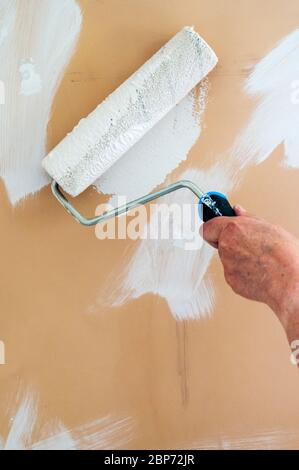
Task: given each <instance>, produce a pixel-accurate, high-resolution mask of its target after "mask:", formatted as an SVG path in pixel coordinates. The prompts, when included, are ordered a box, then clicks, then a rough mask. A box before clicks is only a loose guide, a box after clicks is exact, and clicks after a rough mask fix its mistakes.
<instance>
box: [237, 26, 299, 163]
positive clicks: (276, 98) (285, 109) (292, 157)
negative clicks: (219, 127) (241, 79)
mask: <svg viewBox="0 0 299 470" xmlns="http://www.w3.org/2000/svg"><path fill="white" fill-rule="evenodd" d="M245 91H246V92H247V93H248V94H250V95H251V96H253V97H256V98H257V99H258V105H257V108H256V110H255V111H254V113H253V115H252V116H251V118H250V120H249V122H248V125H247V126H246V127H245V129H244V131H243V132H241V134H240V136H239V137H238V138H237V140H236V142H235V144H234V146H233V148H232V153H233V155H234V157H235V158H236V159H237V160H238V161H239V162H240V163H241V165H242V167H243V168H244V167H245V166H247V165H249V164H252V163H256V164H258V163H261V162H262V161H264V160H265V159H266V158H268V157H269V156H270V155H271V153H272V152H273V151H274V150H275V148H276V147H278V145H280V144H283V145H284V151H285V158H284V165H285V166H287V167H291V168H292V167H293V168H294V167H299V134H298V122H299V29H296V30H295V31H293V32H292V33H291V34H290V35H288V36H287V37H286V38H284V39H283V40H282V41H281V42H279V44H277V46H276V47H275V48H274V49H273V50H272V51H271V52H269V53H268V54H267V55H266V56H265V57H264V58H263V59H262V60H261V61H260V62H259V63H258V64H257V65H256V66H255V67H254V69H253V72H252V73H251V75H250V77H249V79H248V80H247V82H246V86H245Z"/></svg>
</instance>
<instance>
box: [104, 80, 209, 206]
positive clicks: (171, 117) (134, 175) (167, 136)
mask: <svg viewBox="0 0 299 470" xmlns="http://www.w3.org/2000/svg"><path fill="white" fill-rule="evenodd" d="M207 91H208V81H207V79H205V80H203V82H202V83H201V85H200V87H199V89H198V90H197V91H192V92H191V93H190V94H189V95H187V96H186V98H184V99H183V100H182V101H181V102H180V103H179V104H178V105H177V106H175V107H174V108H173V109H172V110H171V111H170V112H169V113H168V114H167V115H166V116H165V117H164V118H163V119H162V120H161V121H160V122H159V123H158V124H156V126H155V127H153V128H152V129H151V130H150V131H149V132H148V133H147V134H146V135H145V136H144V137H143V139H141V140H140V141H139V142H137V143H136V144H135V145H134V146H133V147H132V148H131V149H130V150H129V151H128V152H127V153H126V154H125V155H124V156H123V157H122V158H121V159H120V160H119V161H118V162H117V163H116V164H114V165H113V166H112V167H111V168H110V169H109V170H108V171H107V172H106V173H105V174H104V175H103V176H102V177H101V178H100V179H99V180H98V181H97V183H96V186H97V189H98V190H99V191H101V192H103V193H105V194H118V195H126V197H127V198H128V200H133V199H135V198H137V197H140V196H142V195H144V194H147V193H149V192H150V191H152V190H153V189H154V188H155V187H156V186H157V185H159V184H161V183H163V181H164V180H165V178H166V176H167V175H168V174H169V173H170V172H171V171H172V170H174V169H175V168H176V167H177V166H178V165H179V164H180V163H181V162H182V161H183V160H186V158H187V155H188V153H189V150H190V148H191V147H192V146H193V144H194V143H195V142H196V140H197V139H198V136H199V134H200V131H201V119H202V114H203V112H204V105H205V100H206V95H207ZM197 92H198V93H199V95H198V96H197V95H196V93H197ZM198 103H200V106H197V104H198ZM109 203H112V204H113V203H114V200H112V201H109Z"/></svg>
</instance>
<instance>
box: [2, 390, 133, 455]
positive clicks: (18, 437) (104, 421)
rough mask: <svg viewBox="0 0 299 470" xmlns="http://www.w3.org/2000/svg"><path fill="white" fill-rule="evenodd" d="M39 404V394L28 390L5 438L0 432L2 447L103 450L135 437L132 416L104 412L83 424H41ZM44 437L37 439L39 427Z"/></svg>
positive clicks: (13, 448) (123, 445)
mask: <svg viewBox="0 0 299 470" xmlns="http://www.w3.org/2000/svg"><path fill="white" fill-rule="evenodd" d="M38 419H39V407H38V402H37V399H36V396H35V395H34V394H33V393H32V392H31V391H30V390H27V391H26V392H25V393H23V395H22V397H21V400H20V404H19V405H18V406H17V409H16V411H15V413H14V414H13V415H12V418H11V420H10V429H9V432H8V436H7V438H6V440H5V439H4V438H3V437H2V436H0V449H3V450H30V449H31V450H98V449H99V450H100V449H121V448H123V447H125V446H126V445H127V444H128V443H129V442H130V441H131V440H132V439H133V437H134V433H135V425H134V422H133V420H132V419H131V418H129V417H120V418H115V417H114V416H112V415H111V416H105V417H103V418H100V419H96V420H94V421H92V422H90V423H87V424H85V425H82V426H77V427H75V428H72V429H67V428H66V427H65V426H64V425H63V424H62V423H61V422H60V421H59V420H57V419H56V420H53V421H51V422H49V423H47V425H46V426H42V428H41V431H39V430H40V427H41V426H40V425H39V423H38ZM37 430H38V431H39V432H40V434H41V439H40V440H39V441H35V440H34V439H33V435H34V436H35V435H36V431H37Z"/></svg>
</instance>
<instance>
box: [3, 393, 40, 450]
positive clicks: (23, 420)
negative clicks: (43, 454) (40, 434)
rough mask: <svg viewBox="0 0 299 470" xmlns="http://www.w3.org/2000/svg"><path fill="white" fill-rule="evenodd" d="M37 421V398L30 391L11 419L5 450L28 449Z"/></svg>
mask: <svg viewBox="0 0 299 470" xmlns="http://www.w3.org/2000/svg"><path fill="white" fill-rule="evenodd" d="M36 419H37V403H36V398H35V396H34V395H33V394H32V393H31V392H30V391H26V392H25V394H24V396H23V397H22V400H21V403H20V405H19V407H18V408H17V411H16V413H15V415H14V416H12V417H11V426H10V430H9V433H8V436H7V439H6V442H5V444H4V450H24V449H26V447H27V446H28V445H29V443H30V441H31V438H32V433H33V430H34V427H35V425H36Z"/></svg>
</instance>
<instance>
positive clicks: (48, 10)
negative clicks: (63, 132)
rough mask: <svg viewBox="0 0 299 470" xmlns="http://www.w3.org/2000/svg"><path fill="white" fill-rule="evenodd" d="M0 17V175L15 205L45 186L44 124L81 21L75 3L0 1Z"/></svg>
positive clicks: (66, 1)
mask: <svg viewBox="0 0 299 470" xmlns="http://www.w3.org/2000/svg"><path fill="white" fill-rule="evenodd" d="M0 13H1V19H0V63H1V68H0V80H1V81H2V83H3V85H4V89H5V104H3V105H2V106H1V107H0V121H1V126H0V175H1V176H2V178H3V179H4V182H5V186H6V189H7V192H8V196H9V199H10V201H11V202H12V203H16V202H17V201H19V200H20V199H22V198H23V197H25V196H26V195H27V194H30V193H33V192H35V191H37V190H39V189H40V188H42V187H43V186H44V185H46V184H47V183H48V182H49V178H48V176H47V175H46V173H45V172H44V170H43V169H42V167H41V160H42V158H43V157H44V156H45V154H46V140H47V124H48V121H49V116H50V111H51V105H52V101H53V97H54V95H55V92H56V89H57V86H58V84H59V82H60V79H61V76H62V73H63V70H64V68H65V66H66V65H67V63H68V62H69V59H70V57H71V55H72V53H73V51H74V47H75V45H76V42H77V38H78V35H79V32H80V28H81V21H82V17H81V11H80V8H79V6H78V5H77V3H76V1H75V0H43V1H38V2H37V1H36V0H26V2H24V1H23V0H2V1H1V4H0ZM28 57H29V58H32V59H30V60H29V61H28Z"/></svg>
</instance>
